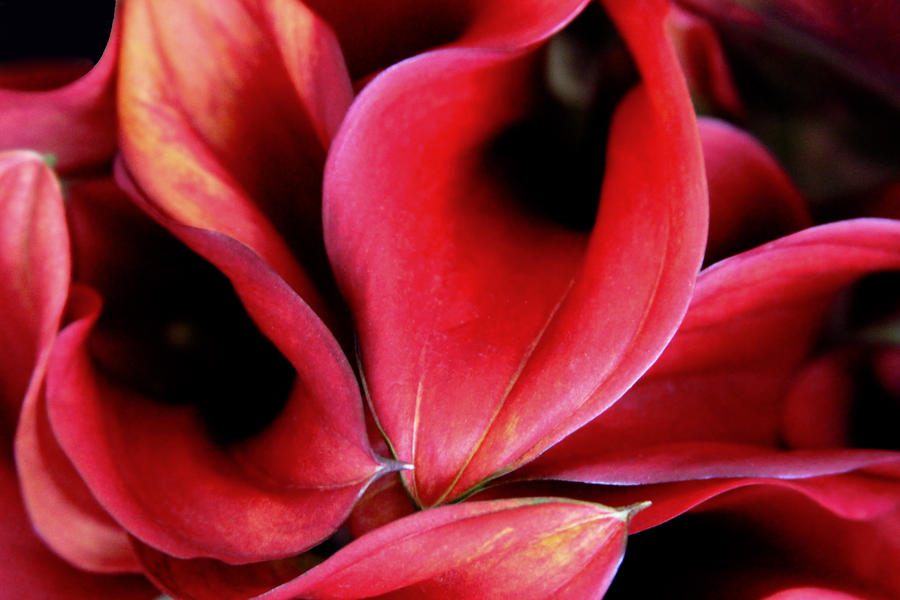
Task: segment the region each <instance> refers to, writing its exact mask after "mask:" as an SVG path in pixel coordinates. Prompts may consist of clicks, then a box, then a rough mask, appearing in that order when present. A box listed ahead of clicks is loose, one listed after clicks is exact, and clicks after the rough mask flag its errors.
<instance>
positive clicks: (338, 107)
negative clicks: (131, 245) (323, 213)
mask: <svg viewBox="0 0 900 600" xmlns="http://www.w3.org/2000/svg"><path fill="white" fill-rule="evenodd" d="M124 10H125V14H124V37H123V39H124V42H123V48H122V61H121V62H122V67H121V77H120V79H121V82H120V86H119V103H118V108H119V114H120V117H121V129H122V135H121V144H122V153H123V156H124V159H125V161H126V163H127V165H128V168H129V170H130V171H131V173H132V174H133V176H134V178H135V180H136V181H137V184H138V186H139V187H140V188H141V190H142V191H143V192H144V193H145V194H146V195H147V197H148V198H149V199H150V201H151V202H152V203H153V206H155V207H156V208H157V209H158V210H160V211H161V212H163V213H164V214H166V215H167V216H168V217H170V218H171V219H173V220H174V221H175V222H178V223H181V224H184V225H188V226H193V227H199V228H202V229H208V230H212V231H218V232H221V233H223V234H225V235H227V236H229V237H232V238H234V239H236V240H238V241H239V242H241V243H242V244H244V245H246V246H248V247H249V248H251V249H252V250H254V251H255V252H256V253H257V254H259V255H260V256H262V257H263V259H264V260H265V261H266V262H267V263H268V264H270V265H272V266H273V267H274V268H275V270H276V271H277V272H278V273H279V274H280V275H281V276H282V277H283V278H284V279H285V280H286V281H287V282H288V283H289V284H290V285H291V286H292V287H293V288H294V289H295V290H297V291H298V292H299V293H301V294H302V295H303V297H304V298H305V299H306V300H307V301H308V302H310V303H311V304H313V305H314V306H315V308H316V310H317V312H320V313H321V312H323V311H325V306H324V304H322V303H321V300H320V299H319V293H318V292H317V290H316V287H315V286H313V285H312V283H311V282H310V279H309V278H310V277H312V278H313V280H315V281H316V282H317V283H319V282H320V281H321V280H326V281H327V279H328V277H329V276H328V275H327V264H326V261H325V256H324V251H323V249H322V242H321V217H320V202H321V200H320V195H321V176H322V175H321V173H322V167H323V165H324V161H325V152H326V150H327V148H328V145H329V143H330V140H331V136H332V135H333V133H334V131H335V130H336V129H337V126H338V124H339V123H340V120H341V118H342V117H343V114H344V111H345V110H346V109H347V106H349V104H350V101H351V99H352V89H351V85H350V80H349V78H348V76H347V73H346V69H345V67H344V64H343V58H342V56H341V53H340V49H339V48H338V46H337V42H336V41H335V40H334V38H333V36H332V35H331V32H330V31H329V30H328V29H327V27H326V26H325V25H324V24H323V23H322V22H321V21H320V20H319V19H317V18H316V17H315V16H314V15H313V14H312V13H311V12H309V10H308V9H306V8H305V7H304V5H303V4H302V3H301V2H296V1H294V0H277V1H275V2H258V1H254V0H246V1H242V0H229V1H227V2H219V3H216V4H215V6H212V5H209V4H208V3H205V2H200V1H194V0H192V1H190V2H182V1H180V0H179V1H162V2H157V1H156V0H153V1H147V0H138V1H135V2H128V3H126V5H125V8H124ZM298 258H299V260H300V262H301V263H302V268H301V266H300V264H298V262H297V259H298Z"/></svg>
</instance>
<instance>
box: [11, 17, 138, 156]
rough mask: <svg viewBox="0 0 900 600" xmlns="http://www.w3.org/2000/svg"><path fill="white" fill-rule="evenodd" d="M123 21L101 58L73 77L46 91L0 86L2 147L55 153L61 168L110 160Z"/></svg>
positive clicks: (55, 69) (56, 71)
mask: <svg viewBox="0 0 900 600" xmlns="http://www.w3.org/2000/svg"><path fill="white" fill-rule="evenodd" d="M120 23H121V20H120V19H119V18H118V17H117V18H116V19H115V21H114V22H113V27H112V32H111V34H110V40H109V44H108V45H107V47H106V50H105V51H104V53H103V56H102V57H101V58H100V61H99V62H98V63H97V64H96V65H95V66H94V68H92V69H91V70H89V71H88V72H87V73H86V74H84V75H83V76H82V77H79V78H78V79H76V80H75V81H72V82H71V83H67V84H66V85H63V86H62V87H59V88H56V89H48V90H23V89H0V131H2V132H3V135H2V136H0V150H11V149H18V148H28V149H30V150H34V151H36V152H40V153H43V154H48V155H52V156H53V157H55V160H56V165H57V168H58V169H59V170H60V171H61V172H72V171H78V170H82V169H87V170H91V169H96V168H98V167H99V166H102V165H104V164H107V163H109V161H111V160H112V157H113V154H114V153H115V151H116V120H115V81H116V68H117V64H118V62H117V61H118V49H119V36H120ZM79 68H80V67H79ZM66 70H67V69H66ZM67 71H68V70H67ZM69 72H70V71H69ZM39 73H40V74H41V76H42V77H44V78H45V79H50V80H52V79H54V78H58V77H59V75H60V67H59V65H48V66H47V67H46V68H41V69H40V70H39ZM33 83H34V82H33V81H32V84H33ZM23 87H28V86H23ZM0 88H2V85H0Z"/></svg>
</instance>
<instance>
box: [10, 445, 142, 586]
mask: <svg viewBox="0 0 900 600" xmlns="http://www.w3.org/2000/svg"><path fill="white" fill-rule="evenodd" d="M0 589H2V590H3V598H4V599H5V600H34V599H35V598H67V599H71V600H95V599H96V598H121V599H122V600H153V599H154V598H156V597H157V596H158V595H159V592H158V591H156V590H155V589H154V588H153V586H151V585H150V584H148V583H147V582H146V580H144V579H142V578H139V577H136V576H121V575H119V576H114V575H97V574H94V573H86V572H84V571H79V570H78V569H75V568H74V567H72V566H71V565H69V564H67V563H65V562H63V561H62V560H61V559H60V558H59V557H57V556H55V555H54V554H53V553H52V552H50V551H49V550H48V549H47V548H46V547H45V546H44V545H43V544H42V543H41V541H40V539H39V538H38V537H37V536H36V535H35V534H34V531H33V530H32V528H31V524H30V523H29V522H28V517H27V515H26V514H25V511H24V510H23V508H22V503H21V500H20V499H19V494H18V489H17V486H16V474H15V470H14V469H13V468H12V464H11V463H10V462H9V461H6V460H4V461H2V462H0Z"/></svg>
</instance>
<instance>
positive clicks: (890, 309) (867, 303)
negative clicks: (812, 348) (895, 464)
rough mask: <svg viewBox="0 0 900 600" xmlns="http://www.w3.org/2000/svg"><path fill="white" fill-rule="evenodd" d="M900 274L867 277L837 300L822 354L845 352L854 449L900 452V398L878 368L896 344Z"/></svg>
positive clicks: (850, 428)
mask: <svg viewBox="0 0 900 600" xmlns="http://www.w3.org/2000/svg"><path fill="white" fill-rule="evenodd" d="M898 289H900V272H896V271H888V272H882V273H875V274H873V275H869V276H868V277H864V278H863V279H862V280H860V281H859V282H858V283H856V284H855V285H854V286H852V287H851V288H849V289H848V290H846V291H845V292H844V293H843V294H842V295H841V296H840V297H839V298H838V300H837V301H836V302H835V305H834V306H833V307H832V310H831V313H830V315H829V323H828V327H827V328H826V330H825V333H824V335H823V337H822V339H821V340H820V343H819V346H820V348H819V350H820V351H821V352H827V351H828V350H829V349H835V348H846V349H847V351H848V352H849V355H850V358H849V368H850V371H851V376H852V383H853V386H854V388H855V389H854V390H853V391H854V394H853V398H854V402H853V404H852V406H851V407H850V414H849V424H848V436H849V439H850V442H851V445H852V446H853V447H856V448H880V449H885V450H900V436H898V435H897V427H896V424H897V423H898V422H900V396H898V395H897V393H896V390H891V389H889V387H888V386H887V385H886V383H887V382H885V381H883V380H882V378H881V377H880V376H879V375H880V374H879V373H878V372H877V370H876V366H875V363H876V361H877V359H878V357H879V355H880V354H881V353H882V352H883V351H885V350H888V349H890V348H892V347H896V346H897V345H898V342H900V340H898V339H897V338H896V336H897V330H898V325H900V304H898V301H897V293H896V290H898Z"/></svg>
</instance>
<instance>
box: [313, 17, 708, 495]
mask: <svg viewBox="0 0 900 600" xmlns="http://www.w3.org/2000/svg"><path fill="white" fill-rule="evenodd" d="M608 9H609V11H610V13H611V15H612V17H613V19H614V20H615V21H616V22H617V24H618V25H619V28H620V31H621V32H622V35H623V36H624V38H625V40H626V42H627V43H628V44H629V45H630V47H631V49H632V52H633V54H634V56H635V60H636V62H637V64H638V66H639V68H640V71H641V74H642V76H643V85H642V86H640V87H639V88H638V89H637V90H636V91H634V92H633V93H632V94H630V95H629V96H628V97H627V98H626V99H625V100H624V101H623V102H622V105H621V107H620V108H619V110H618V111H617V115H616V118H615V120H614V122H613V126H612V131H611V135H610V141H609V151H608V156H607V169H606V174H605V178H604V188H603V193H602V197H601V202H600V212H599V214H598V217H597V224H596V226H595V228H594V231H593V234H592V235H591V236H587V235H584V234H581V233H577V232H572V231H568V230H566V229H565V228H563V227H560V226H559V225H555V224H553V223H547V222H542V221H540V220H537V219H535V218H534V217H533V216H531V215H529V214H528V213H527V212H526V211H523V210H522V209H521V208H519V207H517V205H516V204H515V197H514V196H512V195H511V194H510V193H509V191H508V190H504V189H503V188H502V187H500V186H498V184H497V182H496V181H494V180H493V179H492V178H491V176H490V174H489V173H485V172H484V171H483V170H481V169H480V167H479V164H480V163H479V159H480V158H481V157H482V154H481V153H483V152H484V148H485V146H486V145H488V144H489V143H490V142H491V140H492V138H493V137H494V136H496V135H497V134H498V132H500V131H501V130H502V129H503V128H504V127H506V126H508V125H509V124H510V123H512V122H514V121H515V120H517V119H519V118H521V116H522V113H523V111H524V110H525V107H524V106H523V98H528V93H529V84H530V80H529V77H530V73H531V70H530V69H531V66H530V61H531V60H532V56H531V55H530V54H528V53H521V52H519V53H514V54H511V53H509V52H504V53H497V52H490V51H487V50H474V49H457V48H450V49H446V50H441V51H436V52H432V53H428V54H425V55H422V56H420V57H418V58H415V59H411V60H409V61H406V62H405V63H403V64H401V65H397V66H396V67H394V68H392V69H390V70H388V71H386V72H384V73H383V74H382V75H381V76H379V77H378V78H376V79H375V80H374V81H372V83H370V84H369V86H367V87H366V88H365V90H364V91H363V92H362V94H361V95H360V97H359V99H358V100H357V102H356V103H355V104H354V107H353V108H352V109H351V111H350V113H349V114H348V117H347V120H346V122H345V125H344V128H343V129H342V134H340V135H339V136H338V139H337V140H336V142H335V145H334V146H333V148H332V153H331V155H330V162H329V164H328V167H327V171H326V184H325V207H324V210H325V233H326V242H327V244H328V249H329V255H330V258H331V260H332V263H333V265H334V268H335V271H336V273H337V277H338V281H339V284H340V285H341V287H342V289H343V291H344V293H345V296H346V297H347V298H348V300H349V303H350V305H351V308H352V309H353V312H354V315H355V317H356V320H357V326H358V329H359V335H360V347H361V355H362V364H363V369H364V373H365V377H366V381H367V384H368V390H369V393H370V394H371V399H372V405H373V407H374V410H375V413H376V416H377V418H378V420H379V422H380V425H381V427H382V428H383V429H384V431H385V434H386V435H387V438H388V439H389V441H390V443H391V444H392V446H393V450H394V451H395V452H396V454H397V456H398V457H399V458H400V459H401V460H403V461H405V462H409V463H412V464H414V465H415V470H414V471H413V472H412V473H411V474H410V475H408V477H407V478H406V479H407V483H408V485H409V487H410V490H411V492H412V494H413V496H414V497H415V498H416V500H417V501H418V502H419V503H421V504H422V505H424V506H428V505H432V504H436V503H439V502H442V501H446V500H451V499H454V498H457V497H459V496H460V495H462V494H464V493H465V492H466V491H467V490H469V489H471V488H473V487H474V486H477V485H479V484H480V482H482V481H484V480H485V479H487V478H490V477H493V476H496V474H497V473H498V472H503V471H507V470H510V469H512V468H514V467H515V466H517V465H518V464H521V463H523V462H526V461H527V460H529V459H530V458H533V457H534V456H535V455H537V454H539V453H540V452H542V451H543V450H544V449H546V448H547V447H549V446H551V445H552V444H553V443H554V442H556V441H558V440H559V439H561V438H563V437H564V436H566V435H567V434H568V433H570V432H571V431H573V430H574V429H576V428H577V427H579V426H580V425H581V424H583V423H584V422H585V421H587V420H589V419H591V418H592V417H593V416H595V415H596V414H598V413H599V412H602V411H603V410H604V409H605V408H607V407H608V406H609V405H610V404H612V403H613V402H614V401H615V400H616V399H617V398H618V396H619V395H620V394H621V393H622V392H624V391H625V390H626V389H627V388H628V386H630V385H631V383H633V381H634V380H635V379H636V378H637V377H638V376H639V375H640V374H641V373H642V372H643V371H644V370H645V369H646V368H647V367H648V366H649V365H650V364H651V363H652V361H653V360H654V359H655V357H656V356H657V355H658V353H659V352H660V351H661V350H662V347H663V346H664V345H665V343H666V341H667V340H668V339H669V337H670V336H671V334H672V332H673V330H674V328H675V327H676V326H677V324H678V322H679V321H680V319H681V316H682V314H683V311H684V309H685V307H686V303H687V300H688V298H689V296H690V291H691V286H692V282H693V278H694V276H695V273H696V271H697V269H698V264H699V260H700V255H701V254H702V249H703V241H704V231H705V216H706V211H705V203H706V199H705V189H704V187H703V185H702V182H703V178H702V165H701V162H700V155H699V144H698V139H697V135H696V129H695V125H694V120H693V116H692V113H691V109H690V104H689V100H688V97H687V92H686V89H685V86H684V82H683V80H682V79H681V76H680V72H679V71H678V68H677V63H676V59H675V56H674V53H673V51H672V48H671V46H670V45H669V43H668V42H667V41H666V37H665V33H664V29H663V17H664V15H665V12H666V11H665V6H664V5H662V4H658V3H653V2H645V3H638V4H629V5H628V6H625V5H624V4H621V3H615V2H613V3H609V6H608ZM375 140H377V143H375ZM401 156H402V157H404V158H403V160H397V157H401ZM675 156H677V157H678V160H677V161H674V157H675ZM676 163H677V166H676ZM598 177H599V174H598ZM473 357H474V358H473Z"/></svg>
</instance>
